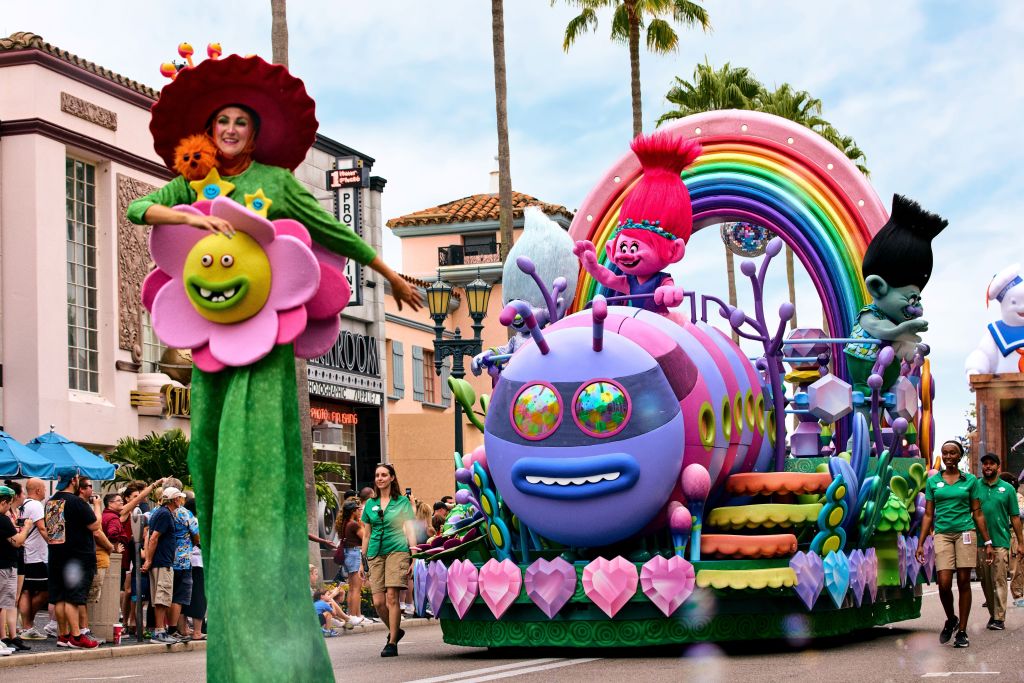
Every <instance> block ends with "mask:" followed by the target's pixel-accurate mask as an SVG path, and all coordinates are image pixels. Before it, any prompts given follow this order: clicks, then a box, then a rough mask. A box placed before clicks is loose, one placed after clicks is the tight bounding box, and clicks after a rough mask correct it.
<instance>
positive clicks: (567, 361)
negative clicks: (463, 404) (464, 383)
mask: <svg viewBox="0 0 1024 683" xmlns="http://www.w3.org/2000/svg"><path fill="white" fill-rule="evenodd" d="M577 315H578V316H586V317H587V318H588V319H589V317H590V313H589V312H583V313H579V314H577ZM573 317H575V316H573ZM545 336H546V337H547V339H548V343H549V344H550V346H551V351H550V353H548V354H547V355H542V354H541V353H540V351H539V350H538V349H537V347H536V345H534V344H530V345H528V346H526V347H524V348H523V349H521V350H520V351H519V352H517V353H516V355H515V357H514V358H513V359H512V361H511V362H510V363H509V365H508V366H507V367H506V369H505V371H504V372H503V373H502V376H501V380H500V381H499V382H498V384H497V386H496V387H495V389H494V394H493V396H492V398H491V404H490V407H489V408H488V413H487V425H486V433H485V444H486V448H487V462H488V465H489V468H490V471H491V476H492V478H493V479H494V482H495V484H496V485H497V488H498V490H499V492H500V493H501V495H502V497H503V499H504V501H505V502H506V503H507V504H508V506H509V507H510V508H511V509H512V511H513V512H515V514H516V515H517V516H518V517H519V518H520V519H521V520H522V521H523V522H525V523H526V524H527V525H528V526H529V527H531V528H532V529H533V530H534V531H536V532H537V533H539V534H540V535H541V536H544V537H546V538H549V539H551V540H553V541H557V542H560V543H564V544H567V545H576V546H602V545H607V544H610V543H614V542H616V541H619V540H622V539H624V538H628V537H629V536H632V535H633V534H636V533H637V532H639V531H640V530H641V529H643V528H644V526H645V525H646V524H647V523H648V522H649V521H650V520H651V519H652V518H653V517H654V515H656V514H657V513H658V511H659V510H661V509H662V508H663V507H664V506H665V504H666V502H667V501H668V497H669V495H670V494H671V492H672V488H673V486H674V485H675V482H676V481H677V480H678V478H679V472H680V467H681V460H682V457H681V450H682V446H681V444H682V443H683V416H682V413H681V412H680V409H679V401H678V399H677V398H676V396H675V393H674V392H673V390H672V387H671V386H670V384H669V382H668V380H667V379H666V378H665V375H664V373H663V371H662V369H661V368H660V367H659V365H658V363H657V362H656V361H655V360H654V358H652V356H651V354H650V353H648V352H647V351H645V350H644V348H643V347H641V346H640V345H638V344H636V343H634V342H633V341H631V340H629V339H627V338H625V337H623V336H621V335H619V334H615V333H614V332H613V331H612V330H611V329H608V330H606V332H605V335H604V348H603V349H602V350H601V351H594V350H593V348H592V345H591V337H592V332H591V328H590V327H589V326H585V327H573V326H563V325H561V324H559V325H555V326H553V327H552V328H549V329H548V331H547V334H546V335H545Z"/></svg>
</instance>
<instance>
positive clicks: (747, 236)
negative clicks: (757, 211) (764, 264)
mask: <svg viewBox="0 0 1024 683" xmlns="http://www.w3.org/2000/svg"><path fill="white" fill-rule="evenodd" d="M771 238H772V233H771V232H770V231H769V230H768V228H766V227H764V226H763V225H758V224H757V223H746V222H737V223H722V242H724V243H725V246H726V247H727V248H728V249H729V251H731V252H732V253H734V254H736V255H737V256H745V257H747V258H753V257H754V256H760V255H761V254H763V253H764V250H765V248H766V247H767V246H768V241H769V240H770V239H771Z"/></svg>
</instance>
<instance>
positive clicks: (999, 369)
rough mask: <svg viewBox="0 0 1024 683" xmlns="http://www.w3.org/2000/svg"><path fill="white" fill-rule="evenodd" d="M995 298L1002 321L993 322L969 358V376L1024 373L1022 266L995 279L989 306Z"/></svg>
mask: <svg viewBox="0 0 1024 683" xmlns="http://www.w3.org/2000/svg"><path fill="white" fill-rule="evenodd" d="M993 299H994V300H996V301H998V302H999V305H1000V307H1001V309H1002V316H1001V320H996V321H994V322H991V323H989V325H988V329H987V331H986V333H985V334H984V336H982V338H981V342H979V343H978V348H976V349H974V351H972V352H971V354H970V355H969V356H967V362H966V363H965V364H964V365H965V367H966V370H967V376H968V377H970V376H971V375H985V374H1002V373H1007V372H1024V278H1022V277H1021V272H1020V264H1019V263H1015V264H1013V265H1012V266H1010V267H1009V268H1006V269H1005V270H1002V271H1000V272H999V274H998V275H996V276H995V277H994V278H992V282H990V283H989V285H988V292H987V295H986V297H985V303H986V305H987V304H988V303H989V302H990V301H992V300H993Z"/></svg>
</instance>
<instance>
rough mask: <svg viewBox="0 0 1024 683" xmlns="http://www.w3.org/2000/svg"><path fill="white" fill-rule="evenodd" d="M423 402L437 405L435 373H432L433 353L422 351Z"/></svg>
mask: <svg viewBox="0 0 1024 683" xmlns="http://www.w3.org/2000/svg"><path fill="white" fill-rule="evenodd" d="M423 402H424V403H437V373H435V372H434V352H433V351H428V350H426V349H423Z"/></svg>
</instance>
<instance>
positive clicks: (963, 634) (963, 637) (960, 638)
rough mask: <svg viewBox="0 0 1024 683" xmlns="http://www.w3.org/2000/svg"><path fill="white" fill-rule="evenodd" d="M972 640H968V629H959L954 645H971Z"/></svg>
mask: <svg viewBox="0 0 1024 683" xmlns="http://www.w3.org/2000/svg"><path fill="white" fill-rule="evenodd" d="M970 646H971V642H970V641H969V640H967V631H957V632H956V640H954V641H953V647H970Z"/></svg>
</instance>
